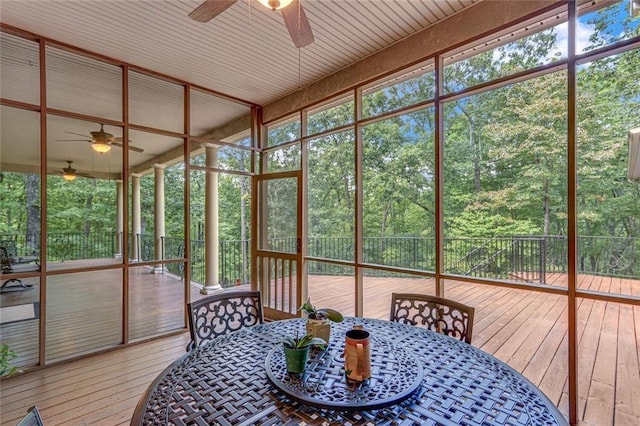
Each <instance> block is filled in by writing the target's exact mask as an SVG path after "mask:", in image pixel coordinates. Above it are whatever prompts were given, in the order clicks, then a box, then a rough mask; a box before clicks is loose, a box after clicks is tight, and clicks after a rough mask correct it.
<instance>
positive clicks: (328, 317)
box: [300, 299, 344, 342]
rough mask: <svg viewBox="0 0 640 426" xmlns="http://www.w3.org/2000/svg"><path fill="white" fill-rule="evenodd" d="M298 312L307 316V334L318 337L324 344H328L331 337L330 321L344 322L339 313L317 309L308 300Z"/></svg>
mask: <svg viewBox="0 0 640 426" xmlns="http://www.w3.org/2000/svg"><path fill="white" fill-rule="evenodd" d="M300 310H301V311H302V312H304V313H305V314H307V324H306V329H307V334H310V335H312V336H315V337H319V338H321V339H323V340H324V341H325V342H329V338H330V337H331V321H333V322H342V320H344V317H343V316H342V314H341V313H340V312H338V311H336V310H334V309H329V308H321V309H318V308H316V307H315V306H313V304H311V300H310V299H307V301H306V303H305V304H304V305H302V307H301V308H300Z"/></svg>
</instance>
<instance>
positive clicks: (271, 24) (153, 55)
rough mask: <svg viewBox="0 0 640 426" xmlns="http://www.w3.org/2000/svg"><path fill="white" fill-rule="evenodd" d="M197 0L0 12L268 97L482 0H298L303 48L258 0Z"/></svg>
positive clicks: (213, 85)
mask: <svg viewBox="0 0 640 426" xmlns="http://www.w3.org/2000/svg"><path fill="white" fill-rule="evenodd" d="M201 1H202V0H169V1H127V2H123V1H111V0H105V1H74V0H59V1H54V2H46V1H6V2H3V3H2V15H1V18H0V19H1V20H2V22H3V23H5V24H8V25H12V26H15V27H19V28H21V29H25V30H28V31H31V32H33V33H36V34H39V35H43V36H46V37H49V38H51V39H54V40H58V41H61V42H64V43H68V44H71V45H74V46H78V47H81V48H84V49H87V50H89V51H93V52H97V53H99V54H102V55H105V56H108V57H112V58H115V59H118V60H122V61H124V62H128V63H130V64H134V65H137V66H141V67H143V68H147V69H151V70H154V71H157V72H160V73H163V74H167V75H170V76H173V77H176V78H179V79H182V80H186V81H189V82H192V83H194V84H197V85H201V86H204V87H207V88H210V89H214V90H217V91H219V92H222V93H225V94H228V95H231V96H235V97H237V98H240V99H243V100H246V101H249V102H253V103H256V104H261V105H265V104H268V103H269V102H272V101H274V100H276V99H278V98H280V97H282V96H284V95H286V94H288V93H291V92H293V91H295V90H297V89H298V88H299V87H301V86H304V85H306V84H309V83H312V82H314V81H316V80H318V79H320V78H322V77H324V76H326V75H328V74H331V73H333V72H335V71H336V70H339V69H341V68H344V67H346V66H348V65H349V64H352V63H354V62H357V61H358V60H360V59H362V58H364V57H366V56H369V55H371V54H373V53H375V52H376V51H379V50H381V49H383V48H385V47H387V46H389V45H391V44H393V43H395V42H397V41H398V40H401V39H403V38H406V37H408V36H410V35H412V34H414V33H415V32H417V31H420V30H422V29H424V28H426V27H429V26H431V25H433V24H435V23H437V22H438V21H441V20H443V19H445V18H447V17H448V16H451V15H453V14H456V13H458V12H460V11H461V10H463V9H465V8H467V7H470V6H472V5H473V4H474V3H477V2H478V1H480V0H302V5H303V7H304V9H305V11H306V15H307V17H308V19H309V21H310V24H311V28H312V30H313V34H314V37H315V43H313V44H311V45H309V46H307V47H305V48H302V49H296V47H295V46H294V45H293V43H292V42H291V39H290V38H289V34H288V32H287V29H286V27H285V25H284V22H283V19H282V16H281V15H280V12H272V11H270V10H268V9H267V8H265V7H264V6H262V5H261V4H259V3H258V1H257V0H238V1H237V2H236V3H235V4H234V5H233V6H231V7H230V8H229V9H227V10H226V11H224V12H223V13H222V14H220V15H219V16H217V17H216V18H214V19H213V20H211V21H210V22H207V23H200V22H196V21H194V20H192V19H190V18H189V17H188V16H187V15H188V14H189V12H191V11H192V10H193V9H194V8H196V7H197V6H198V5H199V4H200V3H201ZM299 59H300V67H299V66H298V65H299V64H298V60H299Z"/></svg>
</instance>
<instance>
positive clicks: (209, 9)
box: [189, 0, 238, 22]
mask: <svg viewBox="0 0 640 426" xmlns="http://www.w3.org/2000/svg"><path fill="white" fill-rule="evenodd" d="M237 1H238V0H206V1H205V2H204V3H202V4H201V5H200V6H198V7H196V8H195V9H193V11H192V12H191V13H190V14H189V18H191V19H193V20H196V21H199V22H209V21H210V20H212V19H213V18H215V17H216V16H218V15H220V14H221V13H222V12H224V11H225V10H227V9H228V8H229V7H231V6H233V4H234V3H235V2H237Z"/></svg>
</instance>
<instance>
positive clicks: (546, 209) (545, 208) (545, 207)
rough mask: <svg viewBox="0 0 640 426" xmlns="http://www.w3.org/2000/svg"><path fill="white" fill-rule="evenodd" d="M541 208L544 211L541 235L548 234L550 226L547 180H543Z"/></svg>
mask: <svg viewBox="0 0 640 426" xmlns="http://www.w3.org/2000/svg"><path fill="white" fill-rule="evenodd" d="M543 188H544V190H543V194H544V195H543V199H542V209H543V211H544V230H543V235H549V227H550V226H551V211H550V207H549V204H550V203H549V181H548V180H545V181H544V186H543Z"/></svg>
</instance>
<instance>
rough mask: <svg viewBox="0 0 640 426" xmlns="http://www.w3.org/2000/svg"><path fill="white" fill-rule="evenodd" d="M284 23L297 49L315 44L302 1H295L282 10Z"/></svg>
mask: <svg viewBox="0 0 640 426" xmlns="http://www.w3.org/2000/svg"><path fill="white" fill-rule="evenodd" d="M281 12H282V17H283V18H284V23H285V25H286V26H287V30H289V35H290V36H291V40H293V44H295V45H296V47H305V46H308V45H310V44H311V43H313V42H314V39H313V32H312V31H311V24H309V20H308V19H307V15H306V14H305V13H304V9H303V8H302V5H301V4H300V0H293V2H291V4H290V5H289V6H287V7H285V8H284V9H282V10H281Z"/></svg>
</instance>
